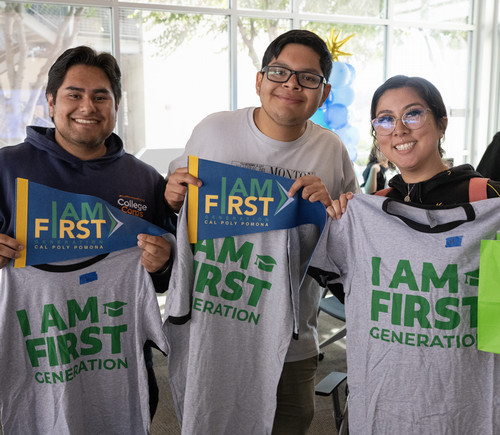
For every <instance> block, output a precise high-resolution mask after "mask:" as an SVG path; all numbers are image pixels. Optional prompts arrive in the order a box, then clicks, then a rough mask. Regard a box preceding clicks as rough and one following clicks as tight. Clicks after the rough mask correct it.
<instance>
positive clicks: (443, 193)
mask: <svg viewBox="0 0 500 435" xmlns="http://www.w3.org/2000/svg"><path fill="white" fill-rule="evenodd" d="M475 177H482V176H481V175H480V174H479V173H478V172H476V171H475V170H474V168H473V167H472V166H471V165H468V164H464V165H460V166H456V167H453V168H450V169H447V170H446V171H443V172H440V173H438V174H436V175H434V177H432V178H430V179H428V180H426V181H422V182H420V183H415V184H407V183H406V182H405V181H404V180H403V177H402V176H401V174H398V175H396V176H395V177H393V178H391V180H390V181H389V186H390V187H392V188H393V189H394V190H395V191H397V194H396V192H394V194H390V195H388V196H391V197H394V196H397V197H401V199H402V198H404V197H405V196H406V195H408V192H409V191H410V197H411V200H412V202H417V203H421V204H429V203H436V204H446V203H449V200H451V197H450V194H451V195H452V196H453V193H454V192H457V190H461V189H458V188H459V187H461V186H465V187H466V188H468V185H469V183H468V180H470V179H471V178H475ZM467 192H468V191H467ZM460 196H462V193H461V192H460ZM465 198H468V196H467V197H465ZM466 201H467V199H464V200H463V201H458V202H466Z"/></svg>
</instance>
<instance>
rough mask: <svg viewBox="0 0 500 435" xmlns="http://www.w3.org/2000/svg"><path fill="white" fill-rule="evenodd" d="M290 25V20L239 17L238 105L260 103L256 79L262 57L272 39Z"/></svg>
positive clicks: (245, 105)
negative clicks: (256, 90) (256, 89)
mask: <svg viewBox="0 0 500 435" xmlns="http://www.w3.org/2000/svg"><path fill="white" fill-rule="evenodd" d="M290 26H291V21H289V20H263V19H258V18H240V19H238V78H237V80H238V107H247V106H258V105H260V101H259V97H258V96H257V94H256V92H255V80H256V74H257V71H260V67H261V64H262V57H263V56H264V52H265V51H266V48H267V46H268V45H269V44H270V43H271V41H273V40H274V39H275V38H276V37H278V36H279V35H281V34H282V33H284V32H286V31H287V30H290V28H291V27H290Z"/></svg>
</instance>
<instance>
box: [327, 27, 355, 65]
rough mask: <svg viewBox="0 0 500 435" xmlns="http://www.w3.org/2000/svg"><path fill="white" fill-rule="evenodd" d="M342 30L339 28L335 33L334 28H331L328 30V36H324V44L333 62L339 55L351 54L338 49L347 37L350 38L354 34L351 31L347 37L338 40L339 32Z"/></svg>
mask: <svg viewBox="0 0 500 435" xmlns="http://www.w3.org/2000/svg"><path fill="white" fill-rule="evenodd" d="M341 32H342V31H341V30H339V32H338V33H337V34H335V29H334V28H333V29H332V31H331V32H330V36H329V37H328V38H326V46H327V47H328V50H330V53H332V60H333V62H336V61H338V60H339V56H351V53H346V52H344V51H340V48H341V47H342V46H343V45H344V44H345V43H346V42H347V41H349V39H351V38H352V37H353V36H354V35H355V34H354V33H353V34H352V35H349V36H348V37H347V38H344V39H341V40H340V41H338V39H339V37H340V33H341Z"/></svg>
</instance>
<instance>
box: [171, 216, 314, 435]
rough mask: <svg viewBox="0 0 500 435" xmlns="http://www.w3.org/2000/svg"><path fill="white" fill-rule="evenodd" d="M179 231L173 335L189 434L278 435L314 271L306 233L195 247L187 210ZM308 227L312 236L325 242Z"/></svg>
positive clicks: (181, 410) (179, 399) (174, 366)
mask: <svg viewBox="0 0 500 435" xmlns="http://www.w3.org/2000/svg"><path fill="white" fill-rule="evenodd" d="M178 225H179V226H178V231H177V257H176V261H175V263H174V268H173V271H172V277H171V280H170V286H169V290H168V292H167V295H166V301H165V316H166V318H167V320H166V322H165V332H166V335H167V339H168V342H169V347H170V349H171V352H170V354H169V361H168V368H169V380H170V384H171V387H172V393H173V397H174V403H175V407H176V412H177V416H178V418H179V421H180V423H181V425H182V433H183V434H189V435H195V434H199V435H202V434H206V433H207V431H208V432H210V433H214V434H220V435H223V434H227V435H233V434H244V433H247V434H270V433H271V429H272V425H273V420H274V413H275V408H276V390H277V385H278V381H279V378H280V375H281V371H282V369H283V363H284V359H285V355H286V352H287V350H288V347H289V343H290V339H291V338H292V334H293V332H294V325H296V320H295V322H294V312H293V306H294V305H295V304H297V301H298V287H299V281H300V277H301V275H303V274H304V272H305V267H306V263H307V262H301V260H300V258H299V255H298V253H299V251H300V250H299V248H298V246H299V243H300V242H299V238H300V236H299V230H298V229H296V230H295V231H290V232H288V231H273V232H266V233H257V234H249V235H245V236H237V237H226V238H219V239H211V240H203V241H199V242H198V243H197V244H195V245H194V246H192V245H190V244H189V241H188V239H187V229H186V217H185V213H184V208H183V209H182V210H181V213H180V214H179V221H178ZM307 227H309V231H305V229H304V231H305V232H304V234H305V233H308V234H309V236H310V237H316V238H317V237H318V234H317V232H318V230H317V229H316V228H315V227H314V226H312V225H307ZM314 232H316V234H314ZM311 254H312V252H309V256H310V255H311ZM207 428H209V429H207Z"/></svg>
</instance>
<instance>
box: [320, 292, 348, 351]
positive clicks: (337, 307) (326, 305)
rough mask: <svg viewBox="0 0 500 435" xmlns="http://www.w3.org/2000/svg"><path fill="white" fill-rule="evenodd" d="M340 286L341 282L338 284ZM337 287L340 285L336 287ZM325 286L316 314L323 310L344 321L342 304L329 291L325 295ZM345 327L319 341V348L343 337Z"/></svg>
mask: <svg viewBox="0 0 500 435" xmlns="http://www.w3.org/2000/svg"><path fill="white" fill-rule="evenodd" d="M339 286H341V284H339ZM338 288H339V289H340V288H341V287H338ZM328 290H329V289H327V288H325V289H324V291H323V295H322V297H321V299H320V302H319V309H318V315H319V314H320V313H321V312H322V311H323V312H324V313H326V314H328V315H329V316H332V317H334V318H335V319H339V320H342V321H343V322H345V309H344V304H343V303H342V302H340V301H339V299H338V298H337V297H336V296H335V295H334V294H333V293H331V295H330V296H327V293H328ZM346 332H347V330H346V328H345V326H344V327H343V328H342V329H341V330H340V331H338V332H337V333H336V334H334V335H333V336H331V337H330V338H328V339H326V340H325V341H323V342H322V343H320V345H319V348H320V349H323V348H324V347H326V346H328V345H329V344H332V343H334V342H335V341H337V340H340V339H341V338H343V337H345V335H346ZM323 356H324V355H323V354H322V353H320V360H321V359H323Z"/></svg>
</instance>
